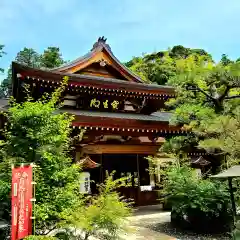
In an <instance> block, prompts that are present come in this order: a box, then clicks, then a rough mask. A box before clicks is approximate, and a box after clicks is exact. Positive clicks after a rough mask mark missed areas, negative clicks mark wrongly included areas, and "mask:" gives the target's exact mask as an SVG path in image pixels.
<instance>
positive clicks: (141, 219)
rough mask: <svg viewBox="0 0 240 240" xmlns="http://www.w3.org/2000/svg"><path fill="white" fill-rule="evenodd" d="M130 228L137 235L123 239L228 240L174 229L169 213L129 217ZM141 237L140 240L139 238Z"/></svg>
mask: <svg viewBox="0 0 240 240" xmlns="http://www.w3.org/2000/svg"><path fill="white" fill-rule="evenodd" d="M129 220H130V224H131V226H133V227H135V229H136V232H137V234H136V235H135V238H134V235H132V236H131V238H129V237H130V236H129V237H127V238H125V239H129V240H130V239H131V240H132V239H151V240H152V239H157V240H158V239H160V240H165V239H166V240H168V239H169V240H170V239H179V240H229V239H230V238H229V237H227V236H226V235H224V234H222V235H200V234H195V233H192V232H186V231H182V230H180V229H176V228H174V227H172V226H171V224H170V212H158V213H156V212H155V213H152V212H149V214H148V213H147V212H146V211H144V212H143V213H142V214H141V213H138V214H137V215H136V216H133V217H130V218H129ZM141 236H142V238H141Z"/></svg>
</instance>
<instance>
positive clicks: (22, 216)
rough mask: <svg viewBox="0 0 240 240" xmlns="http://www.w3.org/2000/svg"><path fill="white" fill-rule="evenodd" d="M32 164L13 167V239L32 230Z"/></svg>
mask: <svg viewBox="0 0 240 240" xmlns="http://www.w3.org/2000/svg"><path fill="white" fill-rule="evenodd" d="M31 198H32V166H24V167H18V168H13V169H12V240H18V239H22V238H24V237H26V236H28V235H31V232H32V221H31V216H32V202H31Z"/></svg>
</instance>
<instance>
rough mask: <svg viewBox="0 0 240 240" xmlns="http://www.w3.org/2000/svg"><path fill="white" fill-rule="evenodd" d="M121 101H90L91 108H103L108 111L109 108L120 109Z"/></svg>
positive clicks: (94, 99)
mask: <svg viewBox="0 0 240 240" xmlns="http://www.w3.org/2000/svg"><path fill="white" fill-rule="evenodd" d="M119 104H120V103H119V101H117V100H113V101H109V100H108V99H106V100H104V101H100V100H98V99H96V98H93V99H91V101H90V107H91V108H100V107H103V108H105V109H108V108H109V107H111V108H112V109H114V110H115V109H118V107H119Z"/></svg>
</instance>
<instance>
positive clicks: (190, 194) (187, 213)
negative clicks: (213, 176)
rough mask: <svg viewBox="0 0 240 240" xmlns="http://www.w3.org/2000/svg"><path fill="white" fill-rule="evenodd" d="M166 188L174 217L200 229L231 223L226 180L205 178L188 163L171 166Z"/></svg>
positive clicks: (227, 226)
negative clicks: (188, 165) (222, 181)
mask: <svg viewBox="0 0 240 240" xmlns="http://www.w3.org/2000/svg"><path fill="white" fill-rule="evenodd" d="M165 191H166V193H167V194H168V201H170V202H171V204H172V221H173V223H177V224H178V226H179V227H180V226H182V227H187V228H191V229H194V230H196V231H204V232H207V231H213V232H214V231H226V230H230V227H231V212H230V211H229V210H228V209H231V208H229V193H228V190H227V188H226V187H225V185H224V184H222V183H220V182H213V181H210V180H203V179H201V178H199V177H198V176H197V174H196V173H194V171H193V169H191V168H188V167H175V166H174V167H171V168H170V169H169V171H168V172H167V181H166V182H165Z"/></svg>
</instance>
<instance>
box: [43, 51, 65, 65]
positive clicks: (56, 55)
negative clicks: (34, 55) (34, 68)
mask: <svg viewBox="0 0 240 240" xmlns="http://www.w3.org/2000/svg"><path fill="white" fill-rule="evenodd" d="M40 62H41V63H40V65H41V68H47V69H51V68H55V67H59V66H60V65H62V64H63V63H64V60H63V58H62V54H61V53H60V49H59V48H58V47H48V48H47V49H46V50H44V52H43V54H41V56H40Z"/></svg>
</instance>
